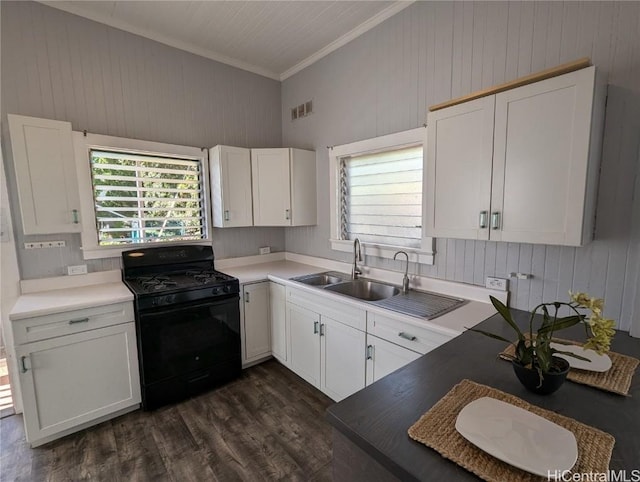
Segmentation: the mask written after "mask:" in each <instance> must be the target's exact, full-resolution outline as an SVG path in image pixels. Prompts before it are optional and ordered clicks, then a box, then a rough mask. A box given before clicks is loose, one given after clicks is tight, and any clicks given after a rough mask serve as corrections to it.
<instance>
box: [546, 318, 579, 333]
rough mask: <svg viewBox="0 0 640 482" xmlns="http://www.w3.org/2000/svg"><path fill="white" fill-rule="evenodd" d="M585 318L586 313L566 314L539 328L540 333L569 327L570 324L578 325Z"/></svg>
mask: <svg viewBox="0 0 640 482" xmlns="http://www.w3.org/2000/svg"><path fill="white" fill-rule="evenodd" d="M583 319H584V315H580V316H578V315H572V316H565V317H564V318H558V319H557V320H556V322H555V323H553V324H551V325H548V326H544V327H541V328H540V329H539V330H538V334H545V333H549V332H551V331H558V330H564V329H565V328H569V327H570V326H573V325H577V324H578V323H580V322H581V321H582V320H583Z"/></svg>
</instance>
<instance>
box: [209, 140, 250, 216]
mask: <svg viewBox="0 0 640 482" xmlns="http://www.w3.org/2000/svg"><path fill="white" fill-rule="evenodd" d="M210 172H211V196H212V200H213V202H212V209H213V225H214V226H215V227H224V228H232V227H240V226H252V225H253V201H252V196H251V151H250V150H249V149H243V148H241V147H230V146H216V147H214V148H213V149H211V169H210Z"/></svg>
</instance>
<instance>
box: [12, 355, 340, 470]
mask: <svg viewBox="0 0 640 482" xmlns="http://www.w3.org/2000/svg"><path fill="white" fill-rule="evenodd" d="M331 403H332V402H331V400H330V399H328V398H327V397H326V396H324V395H323V394H322V393H321V392H320V391H318V390H316V389H315V388H313V387H311V386H310V385H309V384H307V383H306V382H304V381H303V380H302V379H300V378H298V377H297V376H296V375H294V374H293V373H292V372H290V371H289V370H287V369H286V368H284V367H283V366H281V365H280V364H279V363H277V362H276V361H273V360H271V361H268V362H266V363H263V364H261V365H258V366H255V367H252V368H249V369H248V370H245V371H244V372H243V375H242V377H241V378H240V379H239V380H236V381H234V382H233V383H230V384H228V385H226V386H224V387H221V388H219V389H217V390H214V391H212V392H209V393H206V394H204V395H200V396H198V397H196V398H193V399H190V400H188V401H185V402H182V403H179V404H176V405H172V406H169V407H165V408H162V409H159V410H156V411H154V412H142V411H140V410H138V411H136V412H132V413H130V414H127V415H124V416H122V417H119V418H117V419H115V420H111V421H108V422H105V423H102V424H100V425H98V426H96V427H93V428H90V429H87V430H84V431H82V432H79V433H76V434H73V435H69V436H67V437H65V438H63V439H60V440H57V441H55V442H51V443H49V444H47V445H44V446H43V447H39V448H36V449H31V448H29V446H28V445H27V443H26V441H25V437H24V429H23V426H22V417H21V416H19V415H15V416H11V417H8V418H5V419H2V420H0V480H2V481H45V480H51V481H70V480H73V481H75V480H100V481H118V480H122V481H136V482H137V481H145V480H153V481H162V480H175V481H180V482H184V481H191V480H193V481H201V480H206V481H216V480H220V481H226V480H248V481H257V480H279V479H280V480H305V481H310V480H313V481H322V480H331V468H330V460H331V430H330V427H329V425H328V424H327V423H326V422H325V420H324V412H325V410H326V408H327V407H328V406H329V405H330V404H331Z"/></svg>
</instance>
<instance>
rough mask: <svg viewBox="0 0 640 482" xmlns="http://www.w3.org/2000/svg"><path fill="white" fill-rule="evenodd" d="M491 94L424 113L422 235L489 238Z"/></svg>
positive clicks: (491, 136) (491, 134) (491, 152)
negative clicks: (426, 117) (482, 219)
mask: <svg viewBox="0 0 640 482" xmlns="http://www.w3.org/2000/svg"><path fill="white" fill-rule="evenodd" d="M494 105H495V96H489V97H484V98H482V99H478V100H474V101H471V102H465V103H464V104H460V105H456V106H453V107H449V108H448V109H442V110H438V111H435V112H432V113H430V114H429V124H428V128H427V168H426V169H425V171H424V172H425V180H424V185H425V186H426V191H425V192H426V194H425V196H424V199H425V201H426V205H425V207H424V217H425V223H426V231H427V236H431V237H435V236H438V237H443V238H464V239H489V231H488V230H487V229H486V227H485V228H481V226H480V220H479V216H480V213H482V212H484V217H485V218H486V219H487V220H488V213H489V203H490V199H491V163H492V157H493V110H494Z"/></svg>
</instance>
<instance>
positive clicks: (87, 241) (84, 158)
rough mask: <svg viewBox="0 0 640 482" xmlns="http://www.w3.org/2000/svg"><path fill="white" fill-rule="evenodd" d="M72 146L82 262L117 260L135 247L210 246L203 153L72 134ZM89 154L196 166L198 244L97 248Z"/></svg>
mask: <svg viewBox="0 0 640 482" xmlns="http://www.w3.org/2000/svg"><path fill="white" fill-rule="evenodd" d="M73 145H74V150H75V159H76V174H77V176H78V187H79V192H80V214H81V216H80V223H81V225H82V231H81V232H80V235H81V240H82V243H81V244H82V246H81V249H82V256H83V258H84V259H101V258H115V257H120V256H121V255H122V252H123V251H128V250H130V249H135V248H136V247H154V246H160V245H162V246H170V245H182V244H200V245H210V244H211V242H212V239H211V197H210V189H209V166H208V163H207V158H206V153H205V152H204V151H203V150H202V149H200V148H199V147H189V146H180V145H176V144H164V143H161V142H153V141H144V140H139V139H127V138H125V137H113V136H105V135H101V134H90V133H86V134H84V133H83V132H76V131H74V132H73ZM91 150H105V151H115V152H125V153H131V154H140V155H152V156H164V157H167V156H176V157H179V158H183V159H193V160H197V161H199V162H200V166H201V175H202V197H203V201H202V202H203V210H204V226H205V237H204V238H203V239H198V240H182V241H166V242H162V243H135V244H133V243H132V244H126V245H121V246H117V247H116V246H100V245H99V244H98V232H97V228H96V215H95V209H94V202H95V201H94V198H93V186H92V181H91V179H92V176H91Z"/></svg>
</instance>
